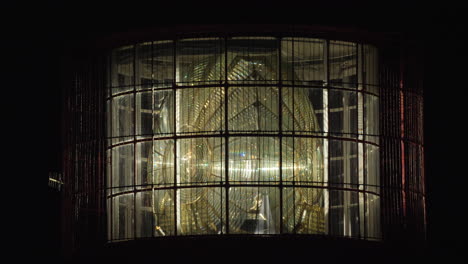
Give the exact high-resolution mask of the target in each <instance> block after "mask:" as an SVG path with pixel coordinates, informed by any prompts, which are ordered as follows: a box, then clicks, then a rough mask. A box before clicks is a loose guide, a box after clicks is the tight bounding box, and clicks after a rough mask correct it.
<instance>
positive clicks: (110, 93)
mask: <svg viewBox="0 0 468 264" xmlns="http://www.w3.org/2000/svg"><path fill="white" fill-rule="evenodd" d="M112 68H113V67H112V51H111V52H110V56H109V74H110V78H109V110H108V111H109V113H108V115H109V116H108V120H109V124H108V125H109V130H108V131H109V132H110V140H111V144H109V139H108V140H106V143H107V144H108V145H111V146H112V143H113V138H112V136H113V134H114V133H113V132H114V131H113V129H112V120H113V115H112V112H113V111H112V103H113V98H112V70H113V69H112ZM108 138H109V135H108ZM112 153H113V149H109V164H108V167H110V170H109V169H108V170H109V181H110V182H109V183H107V184H108V186H107V188H108V190H110V193H111V194H112V191H113V189H112V184H113V183H112V182H113V181H112V177H113V173H112V172H113V170H112V168H114V166H113V164H112V157H113V156H112ZM106 194H107V193H106ZM108 199H110V216H108V217H110V228H108V230H110V234H109V235H108V237H110V239H109V240H112V239H113V238H114V236H113V229H114V224H113V221H114V219H113V216H114V215H113V207H114V206H113V201H114V198H113V197H111V198H108Z"/></svg>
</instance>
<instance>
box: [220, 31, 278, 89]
mask: <svg viewBox="0 0 468 264" xmlns="http://www.w3.org/2000/svg"><path fill="white" fill-rule="evenodd" d="M227 56H228V70H227V74H228V75H227V78H228V81H229V82H232V83H238V82H249V83H259V82H272V81H275V80H278V41H277V39H276V38H271V37H238V38H232V39H230V40H229V41H228V53H227Z"/></svg>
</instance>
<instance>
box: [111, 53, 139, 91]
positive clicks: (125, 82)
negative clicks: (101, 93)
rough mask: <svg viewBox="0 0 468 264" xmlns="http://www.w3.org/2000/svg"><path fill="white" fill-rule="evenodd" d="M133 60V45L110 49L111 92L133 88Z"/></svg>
mask: <svg viewBox="0 0 468 264" xmlns="http://www.w3.org/2000/svg"><path fill="white" fill-rule="evenodd" d="M133 61H134V48H133V46H126V47H122V48H119V49H115V50H113V51H112V58H111V78H112V87H113V88H112V93H113V94H115V93H120V92H125V91H129V90H133V85H134V81H135V78H134V75H133Z"/></svg>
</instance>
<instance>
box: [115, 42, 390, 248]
mask: <svg viewBox="0 0 468 264" xmlns="http://www.w3.org/2000/svg"><path fill="white" fill-rule="evenodd" d="M109 60H110V63H109V64H110V66H109V67H110V68H109V79H110V81H109V84H108V85H107V89H108V92H107V94H108V95H109V96H108V98H107V111H108V113H107V125H108V135H107V136H108V141H107V142H108V150H109V151H107V155H108V159H107V160H108V164H107V165H108V176H107V186H106V188H107V190H108V192H107V199H108V202H107V206H108V208H107V212H108V224H109V226H110V227H109V229H108V232H109V234H108V238H109V240H110V241H117V240H127V239H135V238H143V237H158V236H180V235H208V234H293V233H294V234H323V235H325V234H327V235H332V236H344V237H354V238H361V239H380V238H381V234H380V219H379V216H380V213H379V212H380V202H379V199H380V187H379V184H380V183H379V162H380V160H379V118H378V116H379V112H378V109H379V89H378V88H379V86H378V85H379V84H378V82H377V80H378V76H377V74H378V69H377V66H376V64H377V62H378V57H377V50H376V49H375V48H374V47H372V46H369V45H363V44H358V43H351V42H344V41H333V40H325V39H314V38H292V37H285V38H276V37H233V38H193V39H180V40H175V41H173V40H168V41H154V42H145V43H140V44H136V45H130V46H126V47H122V48H118V49H115V50H113V51H112V52H111V53H110V55H109Z"/></svg>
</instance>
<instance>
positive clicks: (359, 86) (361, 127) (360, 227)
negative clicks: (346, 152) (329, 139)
mask: <svg viewBox="0 0 468 264" xmlns="http://www.w3.org/2000/svg"><path fill="white" fill-rule="evenodd" d="M362 56H363V52H362V44H358V50H357V58H358V61H357V67H356V72H357V75H358V84H357V90H358V91H357V93H358V94H357V97H358V98H357V99H358V105H357V108H358V109H357V115H358V184H357V191H358V203H357V205H358V215H359V218H358V219H359V225H358V236H359V237H360V238H362V234H363V233H362V232H363V230H364V226H363V225H362V224H363V223H364V222H363V221H364V212H363V209H364V208H363V207H361V197H360V196H361V192H360V191H361V189H363V185H362V184H363V181H364V156H363V155H364V153H363V152H364V143H362V141H363V140H364V139H365V138H364V134H365V128H364V104H363V103H364V98H363V97H364V94H363V93H362V91H363V69H364V68H363V57H362ZM359 141H361V143H359Z"/></svg>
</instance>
